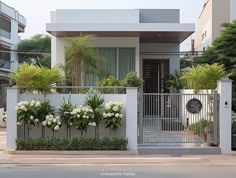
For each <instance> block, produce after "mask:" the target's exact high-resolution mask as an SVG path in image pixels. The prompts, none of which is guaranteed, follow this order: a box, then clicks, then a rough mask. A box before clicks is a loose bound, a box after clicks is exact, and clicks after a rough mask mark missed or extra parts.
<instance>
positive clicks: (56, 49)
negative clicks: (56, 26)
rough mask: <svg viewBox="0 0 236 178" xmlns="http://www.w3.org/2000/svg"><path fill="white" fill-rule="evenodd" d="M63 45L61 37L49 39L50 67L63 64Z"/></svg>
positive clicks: (64, 43)
mask: <svg viewBox="0 0 236 178" xmlns="http://www.w3.org/2000/svg"><path fill="white" fill-rule="evenodd" d="M65 45H66V41H65V39H64V38H61V37H53V36H52V37H51V51H52V52H51V54H52V56H51V58H52V59H51V66H52V67H55V66H56V65H58V64H65Z"/></svg>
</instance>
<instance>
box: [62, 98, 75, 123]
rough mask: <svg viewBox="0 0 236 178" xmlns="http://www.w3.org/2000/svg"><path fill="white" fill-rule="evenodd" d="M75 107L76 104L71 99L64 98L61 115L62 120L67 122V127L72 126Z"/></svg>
mask: <svg viewBox="0 0 236 178" xmlns="http://www.w3.org/2000/svg"><path fill="white" fill-rule="evenodd" d="M74 108H75V105H73V104H72V103H71V102H70V100H68V101H66V100H65V99H63V102H62V104H61V105H60V107H59V115H60V118H61V119H62V122H63V123H65V124H66V126H67V127H71V126H72V124H73V121H72V120H71V119H72V117H71V112H72V111H73V109H74Z"/></svg>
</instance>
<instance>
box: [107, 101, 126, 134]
mask: <svg viewBox="0 0 236 178" xmlns="http://www.w3.org/2000/svg"><path fill="white" fill-rule="evenodd" d="M123 109H124V108H123V104H122V103H119V102H109V103H106V106H105V110H104V113H103V120H104V121H105V127H106V128H109V129H111V130H113V131H116V130H117V129H119V128H120V127H121V122H122V119H123V114H122V111H123Z"/></svg>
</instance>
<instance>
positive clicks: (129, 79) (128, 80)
mask: <svg viewBox="0 0 236 178" xmlns="http://www.w3.org/2000/svg"><path fill="white" fill-rule="evenodd" d="M121 85H122V86H125V87H141V86H142V85H143V80H142V79H140V78H139V77H138V76H137V73H136V72H129V73H128V74H127V75H126V76H125V79H124V80H122V81H121Z"/></svg>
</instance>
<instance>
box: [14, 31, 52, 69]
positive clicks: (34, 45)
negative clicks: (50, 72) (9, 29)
mask: <svg viewBox="0 0 236 178" xmlns="http://www.w3.org/2000/svg"><path fill="white" fill-rule="evenodd" d="M17 50H18V51H21V52H23V53H20V54H18V57H19V62H20V63H28V64H36V65H38V66H44V67H47V68H50V67H51V55H50V53H51V38H50V36H48V35H35V36H33V37H31V38H29V39H25V40H21V42H20V43H19V44H18V46H17ZM25 51H26V52H32V53H34V52H39V53H37V54H29V53H24V52H25ZM40 52H42V53H40ZM46 53H47V54H46Z"/></svg>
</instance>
